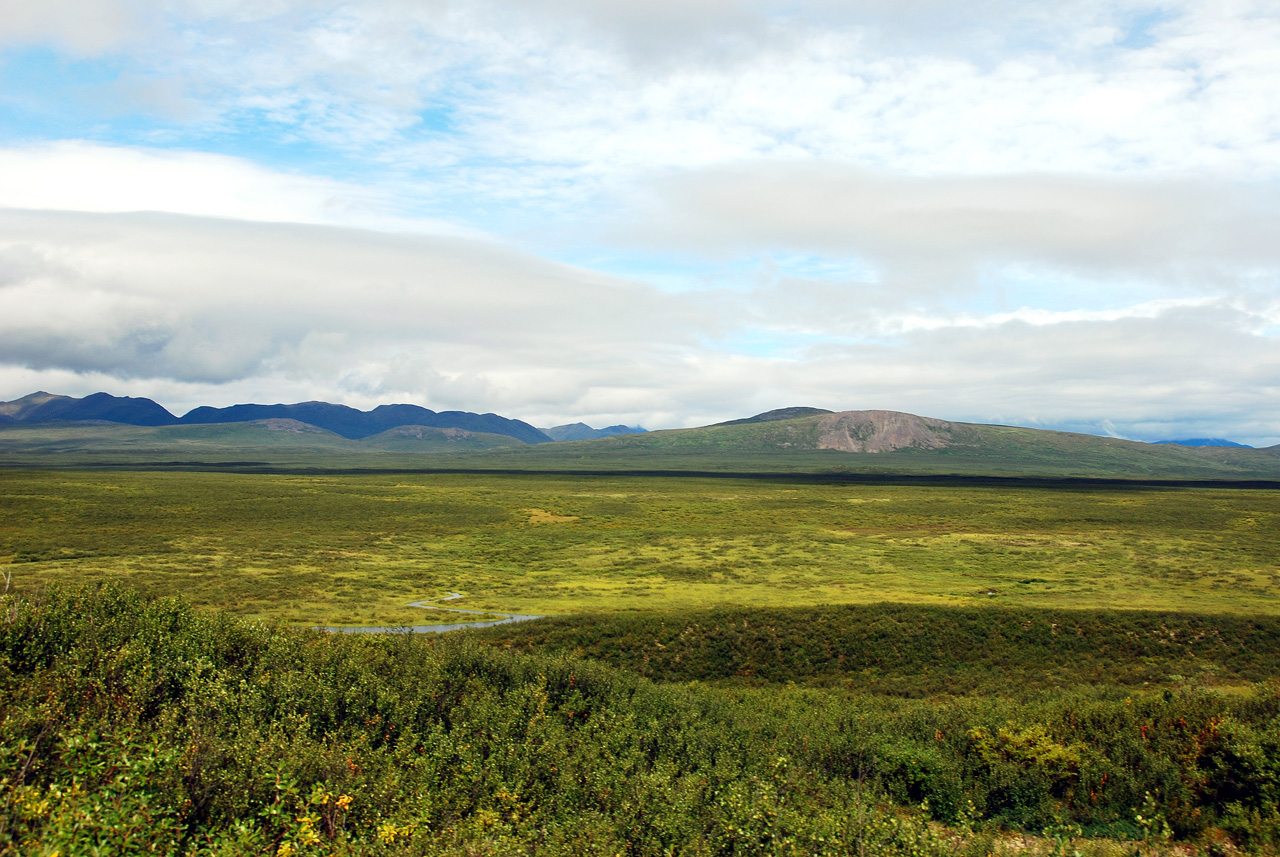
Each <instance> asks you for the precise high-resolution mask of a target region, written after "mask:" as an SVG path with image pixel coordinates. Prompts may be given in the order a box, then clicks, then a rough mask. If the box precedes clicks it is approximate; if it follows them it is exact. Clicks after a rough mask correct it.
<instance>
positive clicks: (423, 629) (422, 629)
mask: <svg viewBox="0 0 1280 857" xmlns="http://www.w3.org/2000/svg"><path fill="white" fill-rule="evenodd" d="M461 597H462V593H461V592H450V593H449V594H448V595H446V596H445V597H444V598H427V599H423V600H422V601H413V602H410V603H409V604H406V605H405V606H406V607H419V608H421V609H423V610H442V611H444V612H446V613H467V614H470V615H472V616H483V615H485V614H486V613H487V614H489V615H491V616H501V617H502V618H501V619H493V620H486V621H484V622H453V623H449V624H442V625H344V626H336V627H324V626H316V630H317V631H330V632H332V633H335V634H443V633H444V632H446V631H461V630H462V629H464V628H492V627H493V626H495V625H510V624H511V623H512V622H528V621H530V620H532V619H542V618H545V617H543V616H526V615H524V614H521V613H495V612H494V611H492V610H463V609H462V608H460V607H437V606H436V603H437V602H440V601H456V600H458V599H459V598H461Z"/></svg>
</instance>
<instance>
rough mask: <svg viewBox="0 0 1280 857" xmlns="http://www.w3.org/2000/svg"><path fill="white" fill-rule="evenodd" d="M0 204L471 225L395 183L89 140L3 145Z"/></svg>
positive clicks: (416, 226) (450, 228)
mask: <svg viewBox="0 0 1280 857" xmlns="http://www.w3.org/2000/svg"><path fill="white" fill-rule="evenodd" d="M0 175H3V176H4V182H3V183H0V208H11V209H33V210H54V211H86V212H101V213H107V212H132V211H162V212H169V213H173V214H190V215H196V216H207V217H226V218H233V219H239V220H256V221H265V222H278V223H309V224H330V225H350V226H363V227H373V228H382V229H392V230H412V231H422V232H449V233H463V232H466V231H467V230H466V229H465V228H464V227H461V226H458V225H455V224H448V223H445V222H443V221H439V220H432V219H428V218H422V217H402V216H398V215H397V214H396V209H397V208H398V207H399V205H400V204H401V200H400V199H397V198H396V197H395V195H394V194H393V193H392V192H390V191H388V190H384V189H381V188H377V187H369V186H367V185H365V186H362V185H356V184H352V183H347V182H339V181H334V180H332V179H326V178H322V177H317V176H309V175H304V174H291V173H287V172H280V171H278V170H271V169H267V168H264V167H261V166H258V165H256V164H254V163H252V162H250V161H247V160H245V159H243V158H235V157H229V156H226V155H217V154H208V153H203V152H189V151H170V150H164V149H154V148H132V147H119V146H103V145H99V144H95V143H91V142H87V141H76V140H64V141H58V142H54V143H44V144H35V145H28V146H24V147H20V148H8V149H0Z"/></svg>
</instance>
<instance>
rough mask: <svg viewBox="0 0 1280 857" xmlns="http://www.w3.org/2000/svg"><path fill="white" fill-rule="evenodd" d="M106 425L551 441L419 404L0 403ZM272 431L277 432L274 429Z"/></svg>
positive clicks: (511, 424)
mask: <svg viewBox="0 0 1280 857" xmlns="http://www.w3.org/2000/svg"><path fill="white" fill-rule="evenodd" d="M86 421H107V422H115V423H124V424H125V425H134V426H168V425H209V424H216V423H246V422H260V421H267V422H265V423H264V425H266V426H267V428H268V430H273V431H305V430H304V429H298V428H297V427H298V426H299V425H307V426H314V427H317V428H320V429H324V430H325V431H330V432H333V433H334V434H337V435H341V436H342V437H345V438H347V439H349V440H359V439H361V438H365V437H370V436H372V435H375V434H379V433H381V432H384V431H386V430H387V429H391V428H395V427H397V426H402V425H418V426H428V427H431V428H456V429H462V430H464V431H468V432H473V433H477V434H479V433H483V434H498V435H506V436H507V437H512V438H515V439H516V440H519V441H523V442H524V443H546V442H547V441H549V440H550V438H549V437H547V436H546V435H544V434H543V433H542V432H540V431H538V430H537V429H536V428H534V427H533V426H531V425H529V424H528V423H526V422H522V421H520V420H513V419H509V418H507V417H502V416H498V415H497V414H473V413H469V412H466V411H443V412H441V413H436V412H435V411H432V410H429V409H427V408H423V407H419V406H418V405H380V406H378V407H376V408H374V409H373V410H372V411H367V412H366V411H360V410H357V409H355V408H352V407H348V406H347V405H334V404H330V403H329V402H299V403H297V404H293V405H254V404H244V405H232V406H231V407H227V408H213V407H208V406H205V407H199V408H194V409H192V410H191V411H188V412H187V413H186V414H184V415H183V416H182V418H181V419H179V418H178V417H175V416H174V415H173V414H171V413H169V412H168V411H167V410H165V409H164V408H163V407H161V406H160V405H158V404H156V403H155V402H153V401H152V400H151V399H143V398H132V397H130V396H112V395H110V394H109V393H94V394H93V395H91V396H85V397H84V398H83V399H75V398H72V397H70V396H54V395H51V394H49V393H45V392H39V393H32V394H30V395H28V396H23V397H22V398H21V399H16V400H14V401H12V402H0V423H47V422H86ZM273 426H275V428H272V427H273Z"/></svg>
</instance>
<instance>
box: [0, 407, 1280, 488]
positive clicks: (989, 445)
mask: <svg viewBox="0 0 1280 857" xmlns="http://www.w3.org/2000/svg"><path fill="white" fill-rule="evenodd" d="M85 466H90V467H92V466H110V467H130V466H144V467H146V466H170V467H189V466H196V467H200V466H213V467H224V468H225V467H232V468H235V467H239V468H259V469H321V470H347V469H380V470H433V469H466V470H473V469H474V470H534V471H552V472H554V471H594V472H600V471H607V472H613V471H624V472H625V471H630V472H643V471H686V472H689V471H698V472H709V473H716V472H719V473H779V474H782V473H822V474H834V475H841V474H844V475H850V476H857V475H862V474H877V475H883V474H889V475H893V474H903V475H961V476H1014V477H1026V476H1043V477H1051V478H1056V477H1085V478H1129V479H1175V480H1176V479H1192V480H1274V479H1280V447H1271V448H1268V449H1249V448H1228V447H1184V446H1177V445H1156V444H1147V443H1139V442H1136V441H1127V440H1119V439H1116V438H1106V437H1097V436H1094V435H1086V434H1074V433H1070V432H1059V431H1047V430H1043V429H1030V428H1016V427H1011V426H994V425H976V424H969V423H952V422H946V421H943V420H934V419H929V418H926V417H916V416H913V415H910V414H897V413H893V412H888V411H861V412H859V411H852V412H844V413H837V414H816V415H812V416H805V417H800V418H796V419H788V420H769V421H758V422H757V421H738V422H735V423H734V424H724V425H716V426H706V427H702V428H689V429H673V430H667V431H654V432H646V433H643V434H631V435H615V436H613V437H606V438H599V439H592V440H581V441H564V442H560V443H555V444H536V445H527V444H523V443H521V442H520V441H518V440H515V439H513V438H510V437H507V436H503V435H492V434H485V433H480V432H469V431H464V430H461V429H433V428H426V427H423V426H401V427H399V428H395V429H391V430H389V431H386V432H383V433H381V434H378V435H374V436H372V437H369V438H365V439H363V440H348V439H346V438H343V437H340V436H338V435H336V434H333V433H331V432H327V431H324V430H323V429H318V428H316V427H314V426H310V425H307V424H305V423H299V422H297V421H294V420H285V419H271V420H259V421H256V422H247V423H223V424H211V425H191V426H165V427H156V428H148V427H137V426H124V425H118V424H113V423H102V424H85V423H64V424H56V425H41V426H35V427H32V426H25V425H8V426H0V467H10V468H12V467H85Z"/></svg>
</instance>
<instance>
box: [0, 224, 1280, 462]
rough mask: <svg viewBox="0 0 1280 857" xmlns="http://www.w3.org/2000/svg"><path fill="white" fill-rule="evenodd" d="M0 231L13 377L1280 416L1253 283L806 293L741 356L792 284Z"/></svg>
mask: <svg viewBox="0 0 1280 857" xmlns="http://www.w3.org/2000/svg"><path fill="white" fill-rule="evenodd" d="M0 235H3V236H4V240H3V242H0V365H3V366H4V368H3V370H2V371H0V384H3V385H4V389H0V398H15V397H17V396H20V395H23V394H25V393H26V392H30V391H31V390H32V389H37V388H44V389H51V390H52V391H54V392H64V393H72V394H84V393H88V392H93V391H94V390H95V389H102V388H105V389H109V390H110V391H111V392H115V393H132V394H135V395H150V396H152V397H154V398H156V399H158V400H160V401H161V402H162V403H163V404H165V405H167V406H170V407H172V408H173V409H174V410H177V411H182V410H185V409H186V408H188V407H192V406H194V405H197V404H206V403H209V404H231V403H233V402H235V401H244V400H258V401H262V400H270V401H280V400H304V399H309V398H320V399H327V400H330V401H345V402H347V403H350V404H354V405H359V406H364V407H370V406H373V405H376V404H379V403H383V402H388V401H397V400H398V401H412V402H417V403H420V404H424V405H427V406H430V407H435V408H437V409H442V408H459V409H464V410H493V411H496V412H498V413H503V414H506V415H509V416H515V417H520V418H523V419H528V420H530V421H532V422H534V423H535V424H541V425H554V424H558V423H563V422H569V421H574V420H577V419H580V418H582V417H583V416H585V415H590V416H591V417H592V418H593V419H594V420H595V421H597V422H601V423H616V422H626V423H632V424H634V423H637V422H639V423H642V424H645V425H647V426H649V427H652V428H660V427H670V426H673V425H688V424H697V423H706V422H711V421H715V420H719V419H726V418H731V417H737V416H743V415H745V414H748V413H752V412H755V411H763V410H766V409H768V408H770V407H777V406H779V405H783V404H812V405H817V406H822V407H828V408H832V409H843V408H862V407H881V408H890V409H898V410H908V411H914V412H918V413H924V414H927V415H931V416H940V417H945V418H952V419H968V420H982V421H1007V422H1013V423H1021V424H1026V423H1034V424H1041V425H1055V424H1059V425H1060V424H1064V423H1066V422H1071V421H1074V422H1073V424H1084V423H1087V422H1088V421H1089V420H1094V421H1095V425H1100V421H1101V420H1103V419H1111V420H1113V421H1114V423H1115V425H1116V426H1117V429H1118V430H1119V431H1120V432H1121V433H1129V434H1130V435H1131V436H1133V435H1135V434H1137V429H1135V427H1140V426H1148V427H1150V426H1152V425H1157V426H1158V425H1164V424H1166V423H1172V422H1175V421H1177V420H1179V419H1182V420H1193V419H1194V420H1199V421H1200V423H1206V424H1207V423H1212V425H1215V426H1217V427H1218V428H1217V430H1214V431H1211V432H1208V433H1213V434H1226V435H1228V436H1234V437H1237V438H1240V439H1244V440H1249V439H1254V440H1257V439H1258V438H1259V437H1265V436H1268V435H1267V430H1266V429H1265V425H1264V424H1267V423H1268V421H1270V424H1271V425H1276V424H1280V405H1277V404H1276V403H1277V402H1280V396H1277V395H1276V393H1277V392H1280V370H1277V368H1276V367H1278V366H1280V340H1277V339H1276V338H1274V337H1268V336H1266V335H1264V333H1263V331H1265V329H1266V328H1267V327H1268V326H1269V325H1270V326H1273V325H1275V324H1276V322H1277V321H1280V307H1278V306H1277V304H1276V302H1275V301H1274V300H1271V301H1268V300H1266V299H1264V298H1257V299H1255V300H1252V301H1251V300H1247V299H1239V300H1235V299H1233V300H1228V299H1225V298H1224V299H1219V300H1213V301H1206V300H1199V301H1192V300H1186V301H1178V300H1170V301H1166V302H1164V303H1160V304H1144V305H1138V306H1135V307H1131V308H1130V309H1129V310H1127V311H1125V312H1113V313H1093V314H1090V313H1071V312H1064V313H1061V314H1059V315H1056V316H1054V315H1045V314H1038V313H1036V312H1035V311H1031V310H1029V311H1019V312H1013V313H1006V314H1003V315H1001V314H995V315H992V316H990V317H987V318H977V317H974V315H973V314H972V313H958V314H955V315H954V316H953V317H952V318H951V320H950V323H949V324H919V323H915V322H914V321H913V320H912V318H911V316H910V315H909V313H896V311H894V310H892V309H886V308H883V307H879V308H878V307H869V308H867V309H866V310H865V312H864V315H863V316H862V318H861V319H860V320H855V321H853V322H850V321H849V320H848V319H844V318H839V317H830V318H822V317H820V315H819V314H817V313H814V314H813V315H808V316H806V317H805V320H806V323H808V324H809V325H810V326H811V328H812V332H813V333H814V334H815V336H816V338H815V339H811V340H810V341H809V343H808V344H804V343H801V344H800V345H798V346H796V347H795V348H794V349H792V351H791V353H790V356H781V355H779V354H763V355H760V356H751V355H750V354H748V353H744V352H742V351H741V350H739V349H737V348H736V347H735V346H734V345H733V342H734V341H735V339H739V338H741V337H744V336H745V337H750V336H753V335H757V334H758V335H762V336H769V335H772V334H771V333H770V331H775V330H777V329H778V328H779V327H785V326H786V325H788V324H791V323H793V321H794V319H787V318H785V317H781V318H774V317H773V315H772V313H771V312H769V311H768V307H769V303H768V301H769V300H775V301H776V302H777V303H775V306H777V305H781V304H782V303H785V300H786V295H787V290H788V289H789V288H790V287H791V284H788V283H786V282H783V283H782V284H781V285H780V286H779V289H780V290H781V292H780V294H778V295H775V296H773V297H770V296H769V295H768V294H766V293H764V292H759V293H746V294H743V295H739V296H738V297H737V298H736V299H735V300H733V301H727V302H726V301H725V300H724V297H725V296H723V295H719V294H710V295H698V294H686V295H672V294H666V293H663V292H660V291H658V290H656V289H652V288H649V287H645V286H643V285H639V284H635V283H629V282H625V281H619V280H615V279H611V278H606V277H601V276H599V275H597V274H592V273H590V272H588V271H583V270H580V269H574V268H569V267H565V266H559V265H554V264H550V263H547V262H545V261H542V260H539V259H537V258H536V257H531V256H527V255H522V254H519V253H514V252H512V251H510V250H507V249H504V248H502V247H500V246H497V245H494V244H492V243H485V242H478V241H470V240H466V239H460V238H455V237H427V236H418V237H413V236H390V235H385V234H378V233H370V232H361V231H356V230H347V229H336V228H329V227H311V226H297V225H284V224H262V223H243V222H236V221H227V220H222V221H211V220H204V219H198V218H187V217H176V216H172V215H90V214H71V213H57V212H49V213H35V212H12V211H11V212H3V213H0ZM828 305H829V306H830V305H832V304H828ZM895 325H896V327H895ZM888 329H893V330H896V333H894V334H893V335H892V336H889V337H884V336H881V337H879V338H877V337H876V336H870V337H867V336H865V335H860V334H866V333H867V332H870V333H871V334H875V333H876V332H877V331H884V330H888ZM1200 423H1197V424H1200ZM1237 428H1239V430H1236V429H1237ZM1246 428H1247V430H1248V431H1250V432H1251V434H1248V435H1244V434H1242V433H1241V431H1243V430H1244V429H1246ZM1143 430H1145V429H1143ZM1275 434H1276V432H1275V431H1274V430H1271V432H1270V435H1271V436H1274V435H1275ZM1148 439H1155V438H1154V437H1150V438H1148ZM1276 439H1277V440H1280V438H1276Z"/></svg>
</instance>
